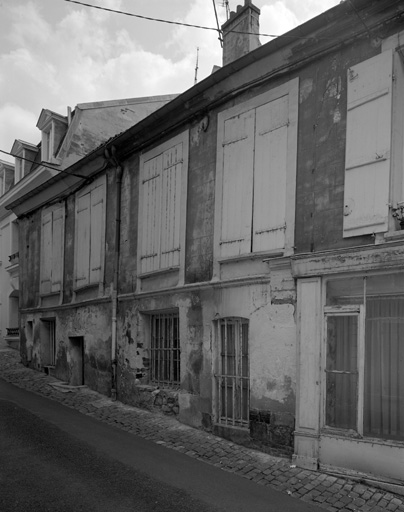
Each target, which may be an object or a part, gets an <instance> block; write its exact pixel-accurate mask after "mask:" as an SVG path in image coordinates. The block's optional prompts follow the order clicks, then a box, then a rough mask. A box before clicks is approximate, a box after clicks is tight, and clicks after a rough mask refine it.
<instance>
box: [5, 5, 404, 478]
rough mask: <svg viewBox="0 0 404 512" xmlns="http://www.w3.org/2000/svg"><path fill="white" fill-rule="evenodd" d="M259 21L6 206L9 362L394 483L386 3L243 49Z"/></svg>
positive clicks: (398, 64) (390, 14)
mask: <svg viewBox="0 0 404 512" xmlns="http://www.w3.org/2000/svg"><path fill="white" fill-rule="evenodd" d="M258 16H259V10H258V9H257V8H256V7H255V6H253V5H252V4H251V2H249V1H246V2H245V5H244V6H241V7H240V8H238V9H237V13H233V14H232V16H231V18H230V20H229V21H228V22H227V23H226V24H225V26H224V27H223V37H224V59H223V61H224V65H223V67H222V68H221V69H218V70H217V71H215V72H214V73H213V74H212V75H211V76H209V77H208V78H206V79H205V80H203V81H202V82H200V83H198V84H196V85H195V86H194V87H192V88H191V89H189V90H187V91H185V92H184V93H183V94H181V95H179V96H178V97H176V98H174V99H172V101H170V102H168V103H166V104H165V105H164V106H162V107H161V108H160V109H158V110H156V111H155V112H154V113H153V114H151V115H150V116H147V117H145V118H144V119H142V120H141V121H139V122H138V123H137V124H135V125H134V126H132V127H130V128H129V129H127V130H126V131H124V132H123V133H121V134H119V135H117V136H116V137H114V138H113V139H112V140H109V141H107V142H106V143H105V144H102V145H101V146H100V147H98V148H96V149H94V150H93V151H92V152H91V153H90V154H88V155H87V156H85V157H84V158H82V159H81V160H78V161H76V162H75V163H73V164H72V165H70V166H69V167H68V168H67V169H66V173H63V174H59V175H56V176H54V177H53V178H52V179H51V180H49V181H47V183H46V185H44V186H42V187H41V188H40V189H37V191H36V192H35V193H30V194H26V195H22V196H21V197H19V198H18V199H15V200H14V201H13V202H12V203H11V204H9V207H11V208H12V209H13V211H14V212H16V214H17V215H18V216H19V225H20V246H21V247H20V276H21V279H23V282H24V283H26V286H25V287H24V289H23V290H22V300H21V303H20V306H21V309H20V315H21V353H22V356H23V358H24V360H25V361H26V363H27V364H29V365H31V366H34V367H37V368H38V369H42V368H46V371H49V372H52V373H53V374H54V375H56V376H57V377H59V378H61V379H64V380H66V381H67V382H70V383H71V384H83V383H84V384H86V385H88V386H90V387H91V388H93V389H96V390H98V391H100V392H102V393H105V394H108V395H110V394H111V395H113V396H117V398H118V399H119V400H122V401H124V402H127V403H130V404H135V405H139V406H142V407H148V408H150V409H153V408H158V409H161V410H162V411H163V412H165V413H167V414H176V415H177V416H178V418H179V419H180V420H181V421H183V422H186V423H188V424H191V425H194V426H196V427H199V428H206V429H212V430H213V431H214V432H215V433H218V434H220V435H223V436H226V437H229V438H231V439H235V440H237V441H239V442H243V443H248V444H249V445H251V446H256V447H259V448H260V449H262V450H277V451H278V452H283V453H287V454H292V453H293V454H294V460H295V461H296V464H299V465H302V466H305V467H310V468H316V467H318V466H319V465H320V466H327V465H332V466H337V467H345V468H349V469H351V470H357V471H365V472H371V473H374V474H378V475H381V476H383V477H386V478H395V479H398V480H402V475H403V474H404V472H403V460H404V456H403V454H404V444H403V441H404V416H403V414H404V409H403V406H402V404H403V396H404V381H403V378H402V373H403V372H402V371H401V370H402V368H403V364H404V361H403V358H404V347H403V339H404V338H403V331H402V329H403V325H404V324H403V314H404V310H403V303H404V302H403V300H404V299H403V297H404V295H403V293H404V283H403V275H404V274H403V270H404V258H403V255H404V237H403V236H402V233H404V231H403V230H402V229H400V228H402V223H401V225H400V219H402V215H403V212H402V201H403V199H404V194H403V185H404V179H403V160H404V157H403V149H402V148H403V144H402V140H403V133H404V129H403V125H404V103H403V102H400V100H399V99H400V97H402V95H403V88H404V75H403V49H402V47H401V46H400V40H401V41H402V40H403V37H404V33H403V16H404V4H403V2H402V1H399V0H384V1H382V2H380V1H376V0H371V1H369V0H366V1H365V0H350V1H347V2H343V3H341V4H339V5H337V6H336V7H334V8H333V9H330V10H329V11H327V12H325V13H324V14H322V15H320V16H318V17H316V18H314V19H312V20H310V21H309V22H307V23H305V24H304V25H301V26H299V27H297V28H296V29H294V30H292V31H291V32H289V33H288V34H287V37H279V38H277V39H274V40H273V41H271V42H269V43H267V44H265V45H263V46H259V42H258V38H257V33H258V31H259V19H258ZM237 27H243V30H242V31H240V30H239V31H238V33H237V34H236V35H235V34H234V32H232V31H233V30H237ZM245 27H247V29H245ZM241 32H242V33H241ZM400 38H401V39H400ZM105 122H106V123H108V119H106V120H105ZM400 202H401V205H400ZM51 333H53V334H51ZM52 340H53V341H52Z"/></svg>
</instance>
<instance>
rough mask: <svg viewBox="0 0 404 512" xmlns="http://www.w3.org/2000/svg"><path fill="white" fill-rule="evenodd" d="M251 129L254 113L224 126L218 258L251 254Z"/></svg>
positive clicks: (242, 116) (238, 117) (249, 113)
mask: <svg viewBox="0 0 404 512" xmlns="http://www.w3.org/2000/svg"><path fill="white" fill-rule="evenodd" d="M254 125H255V110H254V109H252V110H250V111H248V112H244V113H242V114H240V115H238V116H235V117H232V118H230V119H227V120H226V121H225V124H224V141H223V200H222V228H221V229H222V231H221V240H220V247H221V250H220V253H221V256H222V257H229V256H237V255H240V254H247V253H249V252H251V219H252V201H253V164H254Z"/></svg>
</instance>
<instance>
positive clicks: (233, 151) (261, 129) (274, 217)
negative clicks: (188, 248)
mask: <svg viewBox="0 0 404 512" xmlns="http://www.w3.org/2000/svg"><path fill="white" fill-rule="evenodd" d="M297 99H298V80H297V79H295V80H292V81H290V82H288V83H286V84H285V85H283V86H280V87H277V88H275V89H273V90H271V91H269V92H267V93H265V94H263V95H260V96H257V97H255V98H254V99H253V100H250V101H248V102H246V103H243V104H241V105H238V106H236V107H233V108H231V109H229V110H226V111H224V112H222V113H221V114H219V116H218V158H217V173H218V176H217V182H216V219H217V221H216V222H217V224H216V226H215V227H216V229H215V231H216V242H215V246H216V253H217V256H218V257H219V258H227V257H234V256H239V255H243V254H245V255H247V254H249V253H252V252H270V251H281V252H290V251H293V236H294V233H293V230H294V204H295V187H296V185H295V180H296V151H297V111H298V102H297Z"/></svg>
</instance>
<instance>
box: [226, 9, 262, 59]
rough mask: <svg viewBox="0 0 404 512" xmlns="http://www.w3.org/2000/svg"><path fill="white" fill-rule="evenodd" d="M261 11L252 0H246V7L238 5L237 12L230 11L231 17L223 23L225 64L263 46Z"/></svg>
mask: <svg viewBox="0 0 404 512" xmlns="http://www.w3.org/2000/svg"><path fill="white" fill-rule="evenodd" d="M260 13H261V11H260V10H259V9H258V7H255V5H253V4H252V3H251V0H244V7H243V6H241V5H238V6H237V12H234V11H232V12H231V13H230V18H229V19H228V20H227V21H226V23H224V24H223V25H222V31H223V66H225V65H226V64H229V63H230V62H233V61H234V60H236V59H239V58H240V57H242V56H243V55H245V54H246V53H249V52H251V51H252V50H255V49H256V48H258V47H259V46H261V43H260V40H259V37H258V34H259V27H260V24H259V17H260Z"/></svg>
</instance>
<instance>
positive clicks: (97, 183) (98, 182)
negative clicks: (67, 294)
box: [73, 174, 107, 294]
mask: <svg viewBox="0 0 404 512" xmlns="http://www.w3.org/2000/svg"><path fill="white" fill-rule="evenodd" d="M99 187H102V190H101V193H102V194H101V197H102V201H103V209H102V215H101V222H102V225H101V227H100V231H101V234H100V248H101V249H100V269H99V279H98V281H96V282H95V281H94V282H92V281H91V193H92V192H93V191H94V190H95V189H97V188H99ZM87 194H90V212H89V213H90V217H89V242H88V244H89V249H88V251H89V263H88V272H87V274H88V282H86V283H85V284H83V285H78V284H77V281H78V277H77V272H78V264H77V262H78V246H79V240H78V237H79V230H78V208H79V207H78V204H79V199H80V198H82V197H84V196H86V195H87ZM106 197H107V178H106V175H105V174H104V175H103V176H100V177H98V178H97V179H95V180H94V181H93V182H92V183H91V184H90V185H88V186H87V187H84V188H82V189H81V190H80V191H79V192H77V193H76V195H75V222H74V272H73V279H74V281H73V290H74V292H79V291H80V290H83V289H86V288H94V287H98V288H99V294H102V293H103V291H104V271H105V236H106V234H105V231H106V206H107V205H106Z"/></svg>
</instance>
